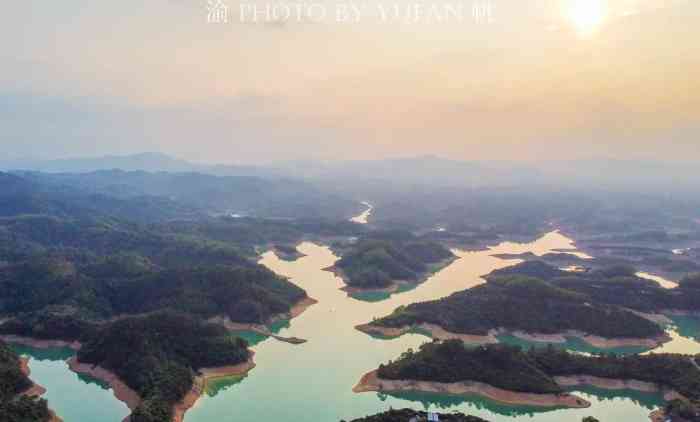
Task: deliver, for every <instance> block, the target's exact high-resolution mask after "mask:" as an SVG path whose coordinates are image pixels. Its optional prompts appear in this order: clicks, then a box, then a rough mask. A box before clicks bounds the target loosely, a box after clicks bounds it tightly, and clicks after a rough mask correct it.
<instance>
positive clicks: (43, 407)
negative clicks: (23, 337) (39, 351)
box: [0, 341, 50, 422]
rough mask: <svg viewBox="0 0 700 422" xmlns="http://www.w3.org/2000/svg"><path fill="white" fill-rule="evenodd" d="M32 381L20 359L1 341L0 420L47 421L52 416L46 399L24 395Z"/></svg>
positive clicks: (20, 421)
mask: <svg viewBox="0 0 700 422" xmlns="http://www.w3.org/2000/svg"><path fill="white" fill-rule="evenodd" d="M31 386H32V382H31V381H30V380H29V378H27V376H26V375H25V374H24V373H23V372H22V371H21V369H20V360H19V357H18V356H17V354H16V353H15V352H13V351H12V350H11V349H10V348H9V347H8V346H7V344H5V343H4V342H2V341H0V420H2V421H17V422H46V421H48V420H49V418H50V414H49V409H48V407H47V404H46V400H43V399H39V398H31V397H26V396H24V395H22V393H23V392H24V391H26V390H27V389H29V388H30V387H31Z"/></svg>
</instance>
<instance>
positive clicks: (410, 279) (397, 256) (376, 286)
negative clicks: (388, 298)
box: [329, 231, 457, 293]
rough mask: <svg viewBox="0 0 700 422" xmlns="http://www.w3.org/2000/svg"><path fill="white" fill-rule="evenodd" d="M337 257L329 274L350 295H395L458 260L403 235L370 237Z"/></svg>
mask: <svg viewBox="0 0 700 422" xmlns="http://www.w3.org/2000/svg"><path fill="white" fill-rule="evenodd" d="M340 253H341V255H342V258H341V259H340V260H339V261H338V262H336V264H335V265H334V266H333V267H331V268H329V270H330V271H333V272H334V273H336V274H337V275H338V276H340V277H341V278H342V279H343V281H344V282H345V284H346V287H345V289H344V290H346V291H348V292H349V293H353V292H358V291H366V290H380V291H387V292H394V291H397V290H398V289H399V288H400V286H401V285H405V284H409V285H415V284H418V283H420V282H422V281H424V280H425V279H426V278H427V277H428V276H429V275H430V274H432V273H434V272H436V271H438V270H439V269H441V268H444V267H445V266H447V265H449V264H450V263H451V262H452V261H454V260H455V259H456V258H457V257H456V256H455V255H454V254H453V253H452V252H451V251H450V250H449V249H447V248H445V247H444V246H442V245H440V244H439V243H435V242H431V241H426V240H424V239H421V238H419V237H417V236H415V235H413V234H411V233H409V232H403V231H387V232H381V231H380V232H377V233H373V234H371V235H368V236H366V237H364V238H362V239H360V240H358V241H357V242H355V243H353V244H351V245H350V246H348V247H346V248H342V249H341V250H340Z"/></svg>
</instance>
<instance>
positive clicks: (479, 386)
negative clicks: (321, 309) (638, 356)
mask: <svg viewBox="0 0 700 422" xmlns="http://www.w3.org/2000/svg"><path fill="white" fill-rule="evenodd" d="M352 391H353V392H355V393H364V392H370V391H377V392H405V391H419V392H430V393H439V394H452V395H478V396H481V397H485V398H488V399H490V400H493V401H496V402H499V403H505V404H510V405H519V406H538V407H567V408H586V407H590V405H591V404H590V403H589V402H587V401H586V400H584V399H582V398H580V397H577V396H575V395H573V394H568V393H564V394H532V393H521V392H516V391H508V390H504V389H501V388H497V387H494V386H491V385H488V384H484V383H480V382H474V381H464V382H455V383H439V382H429V381H414V380H385V379H381V378H379V377H378V376H377V371H376V370H374V371H372V372H369V373H367V374H365V375H364V376H363V377H362V378H361V379H360V382H359V383H358V384H357V385H356V386H355V387H354V388H353V389H352Z"/></svg>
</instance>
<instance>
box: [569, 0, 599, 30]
mask: <svg viewBox="0 0 700 422" xmlns="http://www.w3.org/2000/svg"><path fill="white" fill-rule="evenodd" d="M568 16H569V19H570V20H571V22H572V23H573V25H574V26H575V27H576V30H577V31H578V32H580V33H582V34H590V33H593V32H595V31H596V30H597V29H598V28H599V27H600V25H601V24H602V23H603V21H604V20H605V16H606V3H605V0H571V1H570V3H569V10H568Z"/></svg>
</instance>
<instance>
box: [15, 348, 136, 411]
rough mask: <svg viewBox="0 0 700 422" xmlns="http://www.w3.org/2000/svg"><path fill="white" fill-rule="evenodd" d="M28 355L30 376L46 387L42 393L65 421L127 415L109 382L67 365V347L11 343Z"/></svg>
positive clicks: (126, 409) (68, 355) (24, 354)
mask: <svg viewBox="0 0 700 422" xmlns="http://www.w3.org/2000/svg"><path fill="white" fill-rule="evenodd" d="M13 348H14V349H15V350H16V351H17V353H19V354H20V355H23V356H27V357H29V358H30V361H29V369H30V370H31V374H30V378H31V379H32V380H33V381H34V382H35V383H37V384H39V385H41V386H43V387H44V388H46V393H45V394H44V395H43V397H44V398H45V399H47V400H48V401H49V407H50V408H51V409H52V410H53V411H54V412H56V414H57V415H58V416H60V417H61V418H62V419H63V420H64V421H65V422H74V421H76V422H117V421H121V420H122V419H124V418H125V417H126V416H127V415H129V413H130V412H129V408H128V407H126V405H125V404H124V403H122V402H120V401H118V400H117V399H116V398H115V397H114V395H113V393H112V390H111V389H110V388H109V386H107V385H105V384H104V383H102V382H100V381H98V380H96V379H94V378H91V377H87V376H84V375H78V374H76V373H75V372H73V371H71V370H70V369H69V368H68V364H67V363H66V360H67V359H69V358H70V357H71V356H73V354H74V352H73V351H72V350H70V349H60V348H58V349H35V348H32V347H25V346H13Z"/></svg>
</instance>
